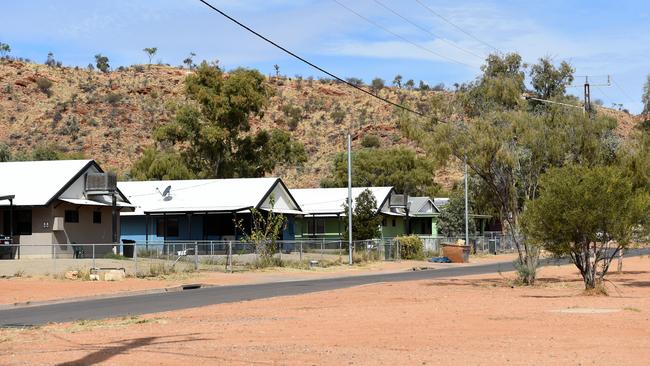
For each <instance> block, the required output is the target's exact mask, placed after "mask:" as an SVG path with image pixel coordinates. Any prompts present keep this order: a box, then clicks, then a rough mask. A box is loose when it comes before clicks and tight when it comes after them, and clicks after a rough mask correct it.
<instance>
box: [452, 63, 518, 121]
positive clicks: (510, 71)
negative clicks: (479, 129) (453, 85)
mask: <svg viewBox="0 0 650 366" xmlns="http://www.w3.org/2000/svg"><path fill="white" fill-rule="evenodd" d="M485 61H486V63H485V64H484V65H483V66H481V71H483V74H482V75H481V76H479V77H478V79H477V80H476V81H474V82H473V83H470V84H467V85H463V86H462V87H461V88H460V95H461V101H462V104H463V106H464V109H465V113H466V114H468V115H470V116H477V115H480V114H482V113H486V112H488V111H506V110H512V109H515V108H517V107H518V106H519V103H520V100H521V95H522V93H523V92H524V91H525V85H524V79H525V73H524V67H525V64H524V63H523V62H522V60H521V56H519V55H518V54H516V53H510V54H506V55H503V56H501V55H496V54H491V55H489V56H488V57H487V59H486V60H485Z"/></svg>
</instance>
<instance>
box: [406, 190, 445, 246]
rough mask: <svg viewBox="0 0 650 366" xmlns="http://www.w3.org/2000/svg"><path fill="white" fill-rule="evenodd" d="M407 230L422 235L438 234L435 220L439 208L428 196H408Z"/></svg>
mask: <svg viewBox="0 0 650 366" xmlns="http://www.w3.org/2000/svg"><path fill="white" fill-rule="evenodd" d="M408 203H409V205H408V220H407V225H408V228H407V232H409V233H411V234H414V235H418V236H423V237H427V236H429V237H435V236H438V227H437V221H438V216H440V208H438V206H436V204H435V203H434V201H433V200H432V199H431V198H429V197H410V196H409V198H408Z"/></svg>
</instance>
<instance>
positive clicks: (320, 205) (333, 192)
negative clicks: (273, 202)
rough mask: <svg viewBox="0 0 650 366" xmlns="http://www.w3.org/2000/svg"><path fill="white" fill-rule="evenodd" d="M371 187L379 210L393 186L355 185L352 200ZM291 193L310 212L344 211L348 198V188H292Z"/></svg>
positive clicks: (329, 212) (334, 212) (332, 212)
mask: <svg viewBox="0 0 650 366" xmlns="http://www.w3.org/2000/svg"><path fill="white" fill-rule="evenodd" d="M366 189H369V190H370V191H371V192H372V194H373V195H374V196H375V200H376V201H377V210H379V209H380V206H381V204H382V203H383V202H384V201H385V200H386V198H387V197H388V195H389V194H390V192H391V191H392V190H393V187H354V188H352V200H353V201H354V200H355V199H356V198H357V196H359V195H360V194H361V192H363V191H364V190H366ZM290 191H291V195H293V198H295V199H296V201H298V204H299V205H300V208H301V209H302V210H303V211H304V212H306V213H308V214H316V215H318V214H321V215H324V214H337V213H343V212H345V211H344V206H343V204H344V203H346V202H347V199H348V189H347V188H303V189H291V190H290Z"/></svg>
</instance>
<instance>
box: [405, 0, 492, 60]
mask: <svg viewBox="0 0 650 366" xmlns="http://www.w3.org/2000/svg"><path fill="white" fill-rule="evenodd" d="M415 1H416V2H417V3H418V4H420V5H421V6H422V7H423V8H425V9H427V10H428V11H429V12H430V13H431V14H433V15H435V16H437V17H438V18H440V19H442V20H443V21H445V22H446V23H448V24H450V25H452V26H453V27H454V28H456V29H458V30H459V31H461V32H463V33H465V34H466V35H467V36H469V37H471V38H473V39H474V40H476V41H478V42H480V43H482V44H483V45H485V46H488V47H490V48H492V49H493V50H495V51H497V52H501V51H499V49H498V48H496V47H494V46H492V45H491V44H489V43H487V42H485V41H483V40H481V39H480V38H478V37H476V36H475V35H473V34H471V33H469V32H468V31H466V30H464V29H463V28H462V27H461V26H459V25H456V24H454V23H453V22H452V21H451V20H449V19H447V18H445V17H443V16H442V15H441V14H438V12H436V11H435V10H433V9H431V8H430V7H429V6H427V5H426V4H425V3H423V2H422V1H421V0H415Z"/></svg>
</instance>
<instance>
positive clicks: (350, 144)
mask: <svg viewBox="0 0 650 366" xmlns="http://www.w3.org/2000/svg"><path fill="white" fill-rule="evenodd" d="M348 252H349V253H348V254H349V255H348V264H349V265H352V136H351V135H350V132H349V131H348Z"/></svg>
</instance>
